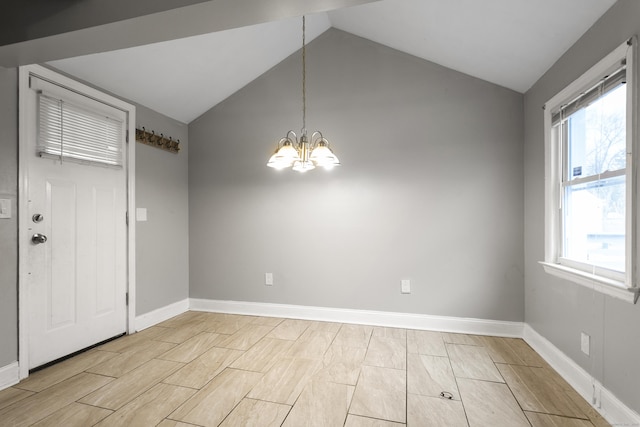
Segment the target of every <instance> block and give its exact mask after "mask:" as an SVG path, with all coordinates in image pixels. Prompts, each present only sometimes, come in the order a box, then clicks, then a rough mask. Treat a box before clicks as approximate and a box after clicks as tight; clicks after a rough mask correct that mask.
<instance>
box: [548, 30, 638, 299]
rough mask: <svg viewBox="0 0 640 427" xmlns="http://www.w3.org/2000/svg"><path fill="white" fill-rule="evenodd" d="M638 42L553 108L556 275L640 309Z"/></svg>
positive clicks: (551, 198) (551, 241) (552, 267)
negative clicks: (639, 271) (639, 304)
mask: <svg viewBox="0 0 640 427" xmlns="http://www.w3.org/2000/svg"><path fill="white" fill-rule="evenodd" d="M635 44H636V42H635V39H631V40H629V41H628V42H626V43H624V44H623V45H622V46H620V47H619V48H617V49H616V50H615V51H614V52H612V53H611V54H609V55H608V56H607V57H606V58H604V59H603V60H602V61H600V62H599V63H598V64H596V65H595V66H594V67H592V68H591V69H590V70H589V71H587V72H586V73H585V74H583V75H582V76H581V77H580V78H578V80H576V81H575V82H573V83H572V84H570V85H569V86H568V87H567V88H566V89H564V90H563V91H562V92H560V93H559V94H558V95H556V96H555V97H553V98H552V99H551V100H550V101H549V102H548V103H547V104H546V105H545V113H544V115H545V178H546V188H545V211H546V213H545V260H544V262H543V263H542V264H543V266H544V268H545V270H546V271H547V272H548V273H551V274H554V275H557V276H560V277H562V278H565V279H568V280H572V281H574V282H576V283H579V284H582V285H586V286H589V287H593V288H595V289H597V290H600V291H602V292H604V293H608V294H610V295H613V296H616V297H620V298H623V299H626V300H630V301H635V300H637V297H638V288H637V287H636V285H635V283H636V281H635V279H636V272H635V265H636V264H637V263H636V262H634V260H636V257H637V251H636V247H635V246H636V238H635V235H634V234H633V233H632V230H635V225H636V223H637V219H636V217H637V214H638V212H637V209H636V205H637V201H636V195H635V193H634V191H633V189H634V188H635V186H636V183H635V182H634V181H633V179H634V178H633V177H634V176H635V174H634V173H633V172H634V170H635V167H636V166H635V162H634V158H635V157H634V156H635V155H634V152H635V151H636V149H635V139H636V138H635V132H636V130H635V128H634V123H635V120H634V118H635V116H636V111H635V108H636V103H637V101H636V97H635V96H634V94H635V88H634V82H633V80H634V79H633V77H634V75H633V72H634V68H633V50H634V45H635Z"/></svg>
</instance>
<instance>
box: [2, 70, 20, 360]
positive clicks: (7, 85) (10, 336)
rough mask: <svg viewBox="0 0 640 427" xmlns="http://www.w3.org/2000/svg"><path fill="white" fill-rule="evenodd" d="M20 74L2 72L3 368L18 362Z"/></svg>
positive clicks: (9, 71) (11, 71) (13, 71)
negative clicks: (5, 203) (6, 205)
mask: <svg viewBox="0 0 640 427" xmlns="http://www.w3.org/2000/svg"><path fill="white" fill-rule="evenodd" d="M17 196H18V73H17V70H16V69H15V68H12V69H6V68H0V199H10V200H11V204H12V211H13V212H12V218H11V219H0V368H1V367H3V366H6V365H8V364H10V363H13V362H15V361H16V360H17V358H18V281H17V280H18V209H17V205H16V202H17Z"/></svg>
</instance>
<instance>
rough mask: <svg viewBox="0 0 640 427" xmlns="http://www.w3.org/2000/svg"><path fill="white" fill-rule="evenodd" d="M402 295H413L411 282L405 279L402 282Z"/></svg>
mask: <svg viewBox="0 0 640 427" xmlns="http://www.w3.org/2000/svg"><path fill="white" fill-rule="evenodd" d="M400 293H403V294H410V293H411V280H406V279H403V280H402V281H400Z"/></svg>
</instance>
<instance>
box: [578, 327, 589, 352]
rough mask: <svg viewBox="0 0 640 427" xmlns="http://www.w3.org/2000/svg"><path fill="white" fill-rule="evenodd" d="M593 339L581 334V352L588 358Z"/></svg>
mask: <svg viewBox="0 0 640 427" xmlns="http://www.w3.org/2000/svg"><path fill="white" fill-rule="evenodd" d="M590 341H591V337H590V336H589V335H587V334H585V333H584V332H581V333H580V350H582V352H583V353H584V354H586V355H587V356H588V355H589V348H590Z"/></svg>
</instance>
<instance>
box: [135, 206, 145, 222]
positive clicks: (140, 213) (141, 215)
mask: <svg viewBox="0 0 640 427" xmlns="http://www.w3.org/2000/svg"><path fill="white" fill-rule="evenodd" d="M146 220H147V208H136V221H138V222H142V221H146Z"/></svg>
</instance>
